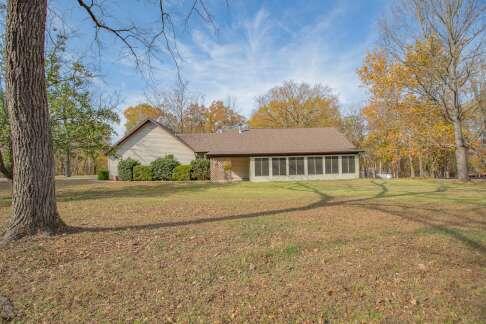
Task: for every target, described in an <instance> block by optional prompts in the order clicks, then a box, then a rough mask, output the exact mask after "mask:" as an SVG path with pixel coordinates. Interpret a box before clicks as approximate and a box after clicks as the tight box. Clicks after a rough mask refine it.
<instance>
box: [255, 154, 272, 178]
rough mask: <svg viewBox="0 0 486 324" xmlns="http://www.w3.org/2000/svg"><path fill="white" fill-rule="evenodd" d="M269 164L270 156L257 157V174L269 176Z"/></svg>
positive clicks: (258, 175)
mask: <svg viewBox="0 0 486 324" xmlns="http://www.w3.org/2000/svg"><path fill="white" fill-rule="evenodd" d="M268 175H269V164H268V158H255V176H256V177H268Z"/></svg>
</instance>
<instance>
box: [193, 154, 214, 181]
mask: <svg viewBox="0 0 486 324" xmlns="http://www.w3.org/2000/svg"><path fill="white" fill-rule="evenodd" d="M209 168H210V164H209V160H208V159H195V160H192V161H191V179H192V180H209Z"/></svg>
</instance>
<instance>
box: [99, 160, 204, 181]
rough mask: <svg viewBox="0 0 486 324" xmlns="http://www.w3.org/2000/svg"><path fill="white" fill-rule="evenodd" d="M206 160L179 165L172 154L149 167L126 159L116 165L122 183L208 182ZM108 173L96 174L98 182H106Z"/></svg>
mask: <svg viewBox="0 0 486 324" xmlns="http://www.w3.org/2000/svg"><path fill="white" fill-rule="evenodd" d="M209 173H210V163H209V160H208V159H199V158H198V159H195V160H193V161H191V164H182V165H181V164H180V163H179V161H177V160H176V159H175V158H174V156H173V155H172V154H169V155H166V156H165V157H163V158H159V159H157V160H155V161H153V162H152V163H150V165H141V164H140V162H138V161H137V160H134V159H131V158H127V159H124V160H120V162H119V163H118V177H119V178H120V180H123V181H133V180H134V181H152V180H164V181H170V180H172V181H189V180H209V178H210V175H209ZM108 179H109V174H108V171H105V170H102V171H100V172H99V173H98V180H108Z"/></svg>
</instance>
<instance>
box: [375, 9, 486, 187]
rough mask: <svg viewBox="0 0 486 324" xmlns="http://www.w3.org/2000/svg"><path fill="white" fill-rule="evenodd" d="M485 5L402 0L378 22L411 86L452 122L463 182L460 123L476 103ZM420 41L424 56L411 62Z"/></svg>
mask: <svg viewBox="0 0 486 324" xmlns="http://www.w3.org/2000/svg"><path fill="white" fill-rule="evenodd" d="M485 8H486V6H485V4H484V2H481V1H478V0H402V1H401V2H399V3H398V4H397V5H396V6H394V7H393V9H392V12H391V15H390V17H388V18H386V19H385V20H384V21H383V23H382V31H383V36H384V41H385V47H386V49H387V50H388V52H389V53H390V54H391V55H393V57H395V58H396V59H398V60H400V61H401V62H402V63H403V64H404V65H405V66H406V67H408V71H409V72H410V74H411V76H412V77H413V78H414V81H415V84H416V85H415V86H413V87H411V89H410V90H412V91H414V92H416V93H417V94H419V95H421V96H424V97H425V98H427V99H429V100H431V101H432V102H434V103H435V104H437V105H438V106H439V107H441V108H442V112H443V115H444V117H445V118H446V119H447V120H448V121H450V122H451V123H452V124H453V126H454V135H455V155H456V166H457V177H458V178H459V179H462V180H467V179H468V163H467V154H468V152H467V151H468V144H467V143H466V140H465V136H464V131H463V127H464V126H463V121H464V120H465V118H466V117H467V116H468V114H470V113H471V112H472V110H474V109H477V108H478V107H479V104H480V103H479V101H477V99H478V98H479V96H474V95H472V92H471V87H472V86H473V85H474V84H476V85H477V82H478V81H479V80H480V79H481V71H480V70H481V64H480V63H481V61H483V62H484V55H485V52H484V50H485V49H484V36H485V35H484V31H485V24H484V13H485ZM419 42H422V44H423V46H421V48H420V50H421V51H422V52H423V54H425V55H426V57H427V58H428V59H427V60H410V59H409V54H410V53H411V51H413V50H417V45H419V44H420V43H419ZM471 102H474V104H471Z"/></svg>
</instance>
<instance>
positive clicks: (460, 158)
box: [453, 118, 469, 181]
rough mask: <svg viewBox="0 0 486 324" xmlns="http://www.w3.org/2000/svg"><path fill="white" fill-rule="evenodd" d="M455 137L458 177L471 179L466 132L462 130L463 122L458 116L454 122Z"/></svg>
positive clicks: (465, 179)
mask: <svg viewBox="0 0 486 324" xmlns="http://www.w3.org/2000/svg"><path fill="white" fill-rule="evenodd" d="M453 124H454V138H455V141H456V166H457V178H458V179H459V180H464V181H467V180H469V174H468V169H467V148H466V145H465V144H464V134H463V132H462V123H461V121H460V120H459V119H458V118H455V120H454V122H453Z"/></svg>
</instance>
